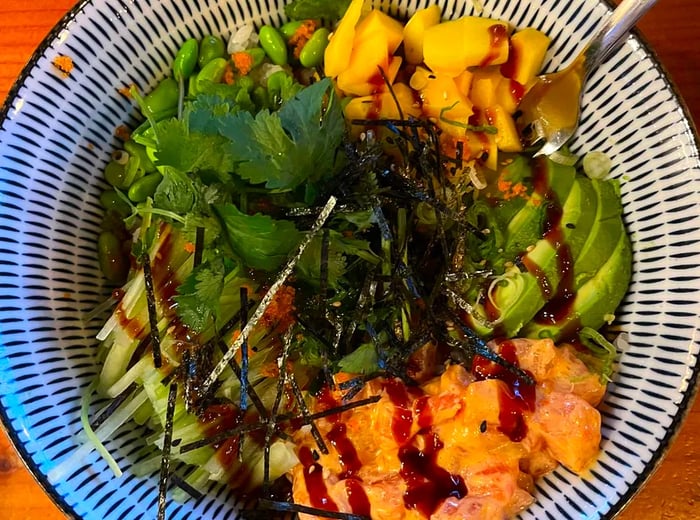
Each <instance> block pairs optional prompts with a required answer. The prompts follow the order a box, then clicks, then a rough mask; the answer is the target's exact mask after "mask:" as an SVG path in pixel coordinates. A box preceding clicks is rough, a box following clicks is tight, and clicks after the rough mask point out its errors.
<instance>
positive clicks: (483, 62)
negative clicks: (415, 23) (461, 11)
mask: <svg viewBox="0 0 700 520" xmlns="http://www.w3.org/2000/svg"><path fill="white" fill-rule="evenodd" d="M509 33H510V26H509V25H508V23H507V22H503V21H500V20H491V19H488V18H479V17H476V16H465V17H463V18H459V19H457V20H451V21H448V22H442V23H440V24H437V25H433V26H432V27H428V28H427V29H426V30H425V34H424V38H423V60H424V61H425V64H426V65H427V66H428V67H429V68H430V70H432V71H433V72H436V73H440V74H446V75H450V76H452V77H455V76H458V75H459V74H460V73H461V72H462V71H464V70H465V69H466V68H467V67H485V66H488V65H499V64H502V63H505V62H506V61H507V60H508V47H509V45H508V35H509Z"/></svg>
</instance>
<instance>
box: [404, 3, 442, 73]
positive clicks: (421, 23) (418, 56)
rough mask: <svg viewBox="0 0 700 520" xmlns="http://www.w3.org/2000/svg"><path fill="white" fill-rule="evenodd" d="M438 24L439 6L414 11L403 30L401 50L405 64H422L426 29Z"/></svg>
mask: <svg viewBox="0 0 700 520" xmlns="http://www.w3.org/2000/svg"><path fill="white" fill-rule="evenodd" d="M439 22H440V6H438V5H431V6H430V7H427V8H425V9H420V10H418V11H416V12H415V13H414V14H413V16H411V18H410V19H409V20H408V22H407V23H406V27H404V29H403V40H404V43H403V49H404V54H405V56H406V62H407V63H410V64H411V65H420V64H421V63H423V38H424V36H425V30H426V29H427V28H428V27H432V26H433V25H437V24H438V23H439Z"/></svg>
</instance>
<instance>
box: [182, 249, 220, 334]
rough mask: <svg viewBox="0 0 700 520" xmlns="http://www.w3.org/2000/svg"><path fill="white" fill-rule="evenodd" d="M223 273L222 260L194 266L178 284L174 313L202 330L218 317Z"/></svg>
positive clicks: (190, 326)
mask: <svg viewBox="0 0 700 520" xmlns="http://www.w3.org/2000/svg"><path fill="white" fill-rule="evenodd" d="M224 274H225V269H224V262H223V260H222V259H221V258H218V259H211V260H208V261H206V262H203V263H202V264H200V265H199V266H197V267H196V268H195V269H193V270H192V272H191V273H190V275H189V276H188V277H187V279H186V280H185V282H184V283H183V284H182V285H180V287H178V290H177V292H178V294H177V295H176V296H175V302H177V314H178V316H179V317H180V319H181V320H182V322H183V323H184V324H185V325H187V326H188V327H189V328H191V329H192V330H194V331H195V332H201V331H202V330H204V328H205V327H206V326H207V325H209V324H211V323H212V320H215V319H216V318H217V317H218V315H219V300H220V298H221V292H222V289H223V287H224Z"/></svg>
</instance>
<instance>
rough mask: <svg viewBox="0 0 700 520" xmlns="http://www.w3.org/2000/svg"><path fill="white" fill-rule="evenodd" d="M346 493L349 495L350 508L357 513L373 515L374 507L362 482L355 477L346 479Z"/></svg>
mask: <svg viewBox="0 0 700 520" xmlns="http://www.w3.org/2000/svg"><path fill="white" fill-rule="evenodd" d="M345 493H346V494H347V496H348V503H349V504H350V509H351V510H352V512H353V513H354V514H356V515H361V516H367V517H369V516H371V512H372V507H371V505H370V503H369V498H367V493H366V492H365V488H363V487H362V484H361V483H360V482H359V481H358V480H357V479H354V478H349V479H347V480H346V481H345Z"/></svg>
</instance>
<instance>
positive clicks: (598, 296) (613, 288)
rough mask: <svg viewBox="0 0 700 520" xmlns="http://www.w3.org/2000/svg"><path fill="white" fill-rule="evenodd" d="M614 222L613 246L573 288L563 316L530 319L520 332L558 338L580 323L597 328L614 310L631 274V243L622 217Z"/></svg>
mask: <svg viewBox="0 0 700 520" xmlns="http://www.w3.org/2000/svg"><path fill="white" fill-rule="evenodd" d="M617 224H618V226H619V228H620V232H619V233H618V240H617V244H616V246H615V248H614V249H613V251H612V253H611V254H610V255H609V257H608V259H607V261H606V262H605V263H604V264H603V265H602V266H601V267H600V269H598V271H597V273H596V274H595V276H593V277H592V278H591V279H589V280H588V281H587V282H586V283H585V284H584V285H583V286H582V287H581V288H580V289H578V291H576V296H575V297H574V302H573V306H572V309H571V312H570V313H569V314H568V315H567V317H566V318H565V319H564V320H561V321H560V322H558V323H556V324H554V325H551V324H539V323H536V322H530V323H528V324H527V325H526V326H525V327H524V328H523V329H522V331H521V333H522V334H523V335H524V336H526V337H529V338H552V339H553V340H554V341H558V340H559V339H563V338H566V337H569V336H570V335H571V334H573V333H574V332H575V331H576V330H578V329H580V328H581V327H591V328H593V329H599V328H600V327H602V326H603V324H604V323H605V322H606V317H607V316H609V315H611V314H612V313H614V312H615V309H616V308H617V306H618V305H619V304H620V302H621V301H622V298H623V297H624V296H625V293H626V292H627V287H628V286H629V282H630V278H631V276H632V245H631V244H630V239H629V237H628V236H627V233H625V230H624V226H623V224H622V220H618V221H617Z"/></svg>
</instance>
